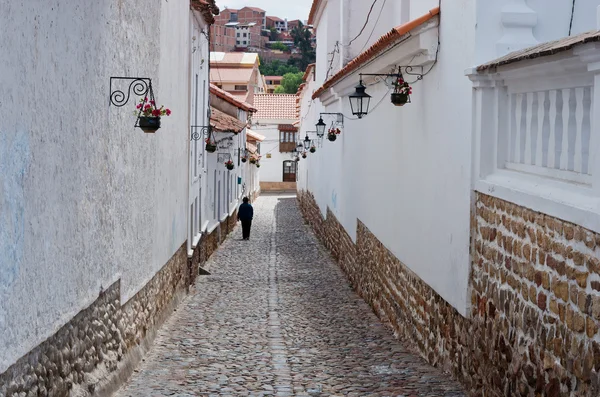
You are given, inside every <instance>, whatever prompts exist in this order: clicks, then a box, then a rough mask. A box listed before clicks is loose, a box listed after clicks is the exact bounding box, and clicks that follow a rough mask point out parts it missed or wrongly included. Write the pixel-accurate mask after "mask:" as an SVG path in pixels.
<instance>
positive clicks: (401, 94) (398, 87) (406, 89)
mask: <svg viewBox="0 0 600 397" xmlns="http://www.w3.org/2000/svg"><path fill="white" fill-rule="evenodd" d="M410 94H412V87H411V86H410V85H408V83H407V82H406V81H405V80H404V79H403V78H402V77H399V78H398V80H396V82H395V83H394V92H393V93H392V98H391V100H392V103H393V104H394V105H396V106H404V105H406V104H407V103H409V102H410Z"/></svg>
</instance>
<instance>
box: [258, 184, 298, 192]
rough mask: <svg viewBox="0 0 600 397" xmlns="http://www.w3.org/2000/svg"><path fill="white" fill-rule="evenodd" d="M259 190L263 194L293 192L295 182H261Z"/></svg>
mask: <svg viewBox="0 0 600 397" xmlns="http://www.w3.org/2000/svg"><path fill="white" fill-rule="evenodd" d="M260 190H261V191H262V192H264V193H277V192H295V191H296V182H261V183H260Z"/></svg>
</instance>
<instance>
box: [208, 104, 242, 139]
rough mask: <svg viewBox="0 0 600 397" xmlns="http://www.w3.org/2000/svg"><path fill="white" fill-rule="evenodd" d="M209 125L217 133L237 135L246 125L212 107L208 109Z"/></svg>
mask: <svg viewBox="0 0 600 397" xmlns="http://www.w3.org/2000/svg"><path fill="white" fill-rule="evenodd" d="M210 125H211V126H212V127H213V128H214V129H215V131H217V132H235V133H239V132H242V130H243V129H244V128H246V123H243V122H241V121H239V120H238V119H236V118H235V117H231V116H230V115H228V114H226V113H223V112H221V111H220V110H219V109H216V108H214V107H212V106H211V107H210Z"/></svg>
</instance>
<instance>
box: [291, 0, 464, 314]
mask: <svg viewBox="0 0 600 397" xmlns="http://www.w3.org/2000/svg"><path fill="white" fill-rule="evenodd" d="M475 3H476V2H475V0H472V1H465V2H462V3H461V4H460V5H453V6H452V7H450V6H449V7H447V9H444V10H443V15H444V16H443V23H442V25H441V35H442V37H443V45H442V47H441V49H440V53H439V62H438V63H437V65H436V66H435V67H434V68H433V69H432V71H431V73H429V74H428V75H427V76H426V77H425V79H424V80H423V81H422V82H419V83H416V84H415V85H414V95H413V97H412V102H413V103H411V104H409V105H407V106H405V107H402V108H399V107H394V106H393V105H392V104H391V103H390V101H389V99H388V98H389V92H388V89H387V88H386V87H385V86H384V85H383V84H378V85H373V86H370V87H368V90H367V91H368V93H369V94H370V95H372V96H373V100H372V105H371V107H372V109H373V108H374V107H375V105H377V103H378V102H379V101H380V99H382V98H383V100H382V102H381V104H380V105H379V106H378V107H376V108H374V110H373V111H372V112H371V113H370V114H369V115H368V116H367V117H365V118H363V119H362V120H351V119H350V118H347V119H346V120H345V127H344V128H343V132H342V134H341V135H340V137H339V138H338V140H337V141H335V142H333V143H331V142H329V141H327V140H325V141H324V143H323V148H321V149H320V150H319V151H318V152H317V153H316V154H315V155H309V158H308V159H307V160H305V161H304V160H303V161H301V162H300V175H301V177H300V181H299V189H303V188H305V187H307V188H308V190H310V191H311V192H313V194H314V195H315V197H316V199H317V202H318V204H319V206H320V207H321V210H322V211H323V213H324V214H325V211H326V208H327V207H329V208H330V209H331V210H332V211H333V213H334V214H335V215H336V217H337V218H338V220H339V221H340V222H341V223H342V225H343V226H344V227H345V229H346V230H347V232H348V233H349V234H350V236H351V237H352V238H353V239H355V238H356V219H357V218H358V219H360V220H361V221H362V222H364V223H365V224H366V225H367V227H368V228H369V229H370V230H371V231H372V232H373V233H374V234H375V235H376V236H377V237H378V238H379V239H380V240H381V241H382V242H383V243H384V244H385V245H386V247H388V248H389V249H390V250H391V251H392V252H393V253H394V255H396V256H397V257H398V258H399V259H400V260H401V261H402V262H403V263H404V264H406V265H407V266H408V267H410V268H411V269H412V270H413V271H415V272H416V273H417V274H418V275H419V277H421V278H422V279H423V280H424V281H425V282H427V283H428V284H429V285H431V286H432V287H433V288H434V289H435V290H436V291H437V292H438V293H440V295H442V296H443V297H444V298H445V299H446V300H447V301H448V302H450V303H451V304H452V305H453V306H455V307H456V308H457V309H458V310H459V311H460V312H461V313H463V314H464V313H466V311H467V307H468V301H467V288H468V274H469V219H470V180H469V176H470V165H471V160H470V157H471V156H470V153H471V143H470V139H471V127H470V126H471V119H470V112H471V86H470V83H469V81H465V80H467V79H466V78H465V77H464V70H465V69H466V68H468V67H469V66H470V65H472V63H473V62H474V47H475V33H476V32H475V29H474V26H475V16H476V14H475ZM415 4H417V2H412V3H411V5H412V6H413V7H410V8H411V9H410V12H411V16H410V17H411V19H412V18H414V17H415V15H413V12H415V13H417V12H419V15H416V16H420V15H422V14H423V13H425V12H427V11H428V10H429V9H430V8H433V7H435V6H436V4H427V5H424V6H423V7H425V8H426V10H424V11H422V12H420V11H418V10H417V8H418V7H416V6H415ZM393 12H397V9H396V8H390V13H393ZM384 13H385V11H384ZM364 16H365V14H364V13H362V12H352V13H351V18H352V19H351V20H350V22H349V24H350V25H353V26H359V25H360V26H362V23H364ZM382 18H383V17H382ZM388 19H389V20H390V21H391V20H394V21H397V20H398V19H400V20H401V19H402V17H401V16H400V17H398V16H397V15H396V16H395V18H393V17H388ZM388 23H391V22H388ZM394 23H395V22H394ZM392 27H393V26H390V25H388V26H387V27H378V29H381V30H382V32H387V31H389V30H390V29H391V28H392ZM317 29H319V28H317ZM434 31H435V30H434ZM367 32H369V33H370V30H367ZM378 38H379V36H376V35H375V34H374V35H373V38H371V40H372V41H375V40H377V39H378ZM432 44H433V51H435V41H434V42H433V43H432ZM357 45H359V43H357ZM363 45H364V44H360V46H359V47H358V48H359V49H360V47H362V46H363ZM400 47H401V46H400ZM400 47H399V48H400ZM401 53H402V50H399V52H398V56H397V57H396V58H397V59H395V61H397V62H402V61H404V62H408V61H409V60H410V58H409V59H404V60H403V59H400V58H401ZM456 54H461V56H456ZM390 57H391V58H392V59H393V58H394V57H395V56H394V55H390ZM322 62H323V60H322V59H320V58H318V59H317V70H319V65H320V64H321V63H322ZM388 66H389V65H385V64H382V63H377V62H375V63H374V64H372V65H370V66H369V67H367V68H365V69H363V70H362V71H363V72H366V73H376V72H385V71H387V70H388V69H389V67H388ZM426 69H429V68H428V67H427V68H426ZM357 82H358V75H357V74H353V75H351V76H349V77H348V78H347V79H345V80H344V81H343V82H342V83H341V84H342V85H344V86H352V85H355V84H356V83H357ZM314 86H315V87H318V86H320V82H317V83H315V85H314ZM312 87H313V85H312V83H310V84H309V92H311V91H312V89H313V88H312ZM384 97H385V98H384ZM308 102H310V100H309V99H305V100H304V101H303V105H302V112H301V114H303V115H304V114H305V113H306V112H307V106H308ZM311 107H312V108H311V109H310V110H308V113H309V114H311V116H308V117H307V118H306V120H305V121H303V123H302V130H303V131H305V130H314V124H315V123H316V121H317V120H318V112H319V111H325V112H338V111H342V112H343V113H344V114H345V115H346V116H349V117H352V115H351V111H350V107H349V102H348V98H347V92H346V93H343V94H342V97H341V99H338V100H334V99H330V100H329V101H328V102H327V106H323V104H322V103H321V102H320V101H318V100H317V101H316V103H315V104H312V105H311ZM313 108H314V110H313ZM311 112H313V113H311ZM326 120H327V121H328V124H329V121H330V120H331V119H326ZM306 123H308V125H305V124H306Z"/></svg>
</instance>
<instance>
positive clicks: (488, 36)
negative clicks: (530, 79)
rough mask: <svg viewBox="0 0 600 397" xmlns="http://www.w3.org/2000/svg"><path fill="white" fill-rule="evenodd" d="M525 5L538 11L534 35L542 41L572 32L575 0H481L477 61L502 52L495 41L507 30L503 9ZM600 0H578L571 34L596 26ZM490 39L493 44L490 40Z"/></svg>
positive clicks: (479, 3) (478, 21) (479, 5)
mask: <svg viewBox="0 0 600 397" xmlns="http://www.w3.org/2000/svg"><path fill="white" fill-rule="evenodd" d="M515 4H516V5H519V6H521V5H523V4H524V5H525V6H526V7H528V8H529V9H530V10H531V11H533V12H534V13H535V14H536V17H537V19H536V23H535V26H534V27H533V32H532V33H533V36H534V38H535V39H536V40H537V41H538V42H540V43H543V42H546V41H552V40H557V39H560V38H562V37H566V36H568V34H569V25H570V23H571V11H572V10H573V1H572V0H550V1H549V0H526V1H525V0H519V1H513V0H500V1H499V0H478V2H477V26H476V30H477V52H476V58H475V64H482V63H485V62H486V61H489V60H492V59H494V58H496V57H499V56H502V55H504V53H501V54H499V53H498V52H497V50H496V46H495V44H496V43H497V42H498V41H499V40H501V39H502V37H503V35H504V34H505V27H504V26H503V24H502V19H501V18H502V14H501V12H502V10H508V9H511V8H507V7H510V6H512V7H513V8H514V6H515ZM598 5H600V0H577V1H575V9H574V14H573V27H572V31H571V35H575V34H578V33H582V32H586V31H589V30H592V29H596V8H597V7H598ZM490 43H491V44H490Z"/></svg>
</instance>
